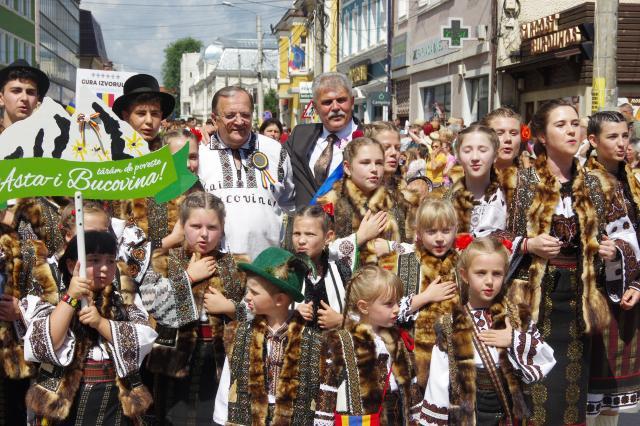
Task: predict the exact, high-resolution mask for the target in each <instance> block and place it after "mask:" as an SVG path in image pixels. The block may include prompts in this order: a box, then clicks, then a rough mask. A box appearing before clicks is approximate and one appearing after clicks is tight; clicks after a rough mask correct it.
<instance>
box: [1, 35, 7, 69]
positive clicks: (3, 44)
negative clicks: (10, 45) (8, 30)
mask: <svg viewBox="0 0 640 426" xmlns="http://www.w3.org/2000/svg"><path fill="white" fill-rule="evenodd" d="M7 63H8V62H7V36H6V34H5V33H4V32H2V31H0V64H7Z"/></svg>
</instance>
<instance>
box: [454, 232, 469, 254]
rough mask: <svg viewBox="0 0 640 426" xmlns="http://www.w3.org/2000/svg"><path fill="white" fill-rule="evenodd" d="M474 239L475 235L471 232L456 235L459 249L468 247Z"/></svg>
mask: <svg viewBox="0 0 640 426" xmlns="http://www.w3.org/2000/svg"><path fill="white" fill-rule="evenodd" d="M472 241H473V235H471V234H460V235H458V236H457V237H456V243H455V245H456V248H457V249H458V250H464V249H466V248H467V247H468V246H469V244H471V242H472Z"/></svg>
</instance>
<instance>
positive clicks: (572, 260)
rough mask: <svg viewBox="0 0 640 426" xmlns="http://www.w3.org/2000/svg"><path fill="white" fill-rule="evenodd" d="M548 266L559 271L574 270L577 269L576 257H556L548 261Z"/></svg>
mask: <svg viewBox="0 0 640 426" xmlns="http://www.w3.org/2000/svg"><path fill="white" fill-rule="evenodd" d="M549 265H551V266H555V267H556V268H561V269H576V268H577V267H578V257H577V256H557V257H554V258H553V259H549Z"/></svg>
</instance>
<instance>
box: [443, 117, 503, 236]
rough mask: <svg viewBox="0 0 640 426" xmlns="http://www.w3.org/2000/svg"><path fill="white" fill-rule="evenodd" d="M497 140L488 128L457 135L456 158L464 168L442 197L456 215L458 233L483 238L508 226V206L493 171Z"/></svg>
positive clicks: (468, 129)
mask: <svg viewBox="0 0 640 426" xmlns="http://www.w3.org/2000/svg"><path fill="white" fill-rule="evenodd" d="M499 147H500V141H499V140H498V136H497V135H496V133H495V132H494V131H493V130H491V129H490V128H488V127H484V126H481V125H478V124H472V125H471V126H469V127H467V128H466V129H464V130H463V131H461V132H460V134H459V135H458V143H457V144H456V155H457V157H458V159H459V160H460V163H461V164H462V168H463V169H464V176H463V177H461V178H460V179H458V180H457V181H456V182H455V183H454V184H453V186H452V187H451V190H450V191H449V192H448V193H447V194H446V195H445V198H448V199H450V200H451V202H452V204H453V207H454V208H455V210H456V213H457V214H458V231H459V232H468V233H470V234H472V235H473V236H475V237H483V236H486V235H489V234H491V233H492V232H495V231H499V230H503V229H504V228H505V227H506V226H507V206H506V203H505V199H504V193H503V192H502V190H501V189H500V185H499V184H498V179H497V177H496V174H495V170H494V168H493V164H494V161H495V160H496V156H497V155H498V148H499Z"/></svg>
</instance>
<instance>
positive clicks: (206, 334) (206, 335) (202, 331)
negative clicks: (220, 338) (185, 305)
mask: <svg viewBox="0 0 640 426" xmlns="http://www.w3.org/2000/svg"><path fill="white" fill-rule="evenodd" d="M196 330H197V333H198V338H199V339H203V340H212V339H213V327H211V325H209V324H200V325H198V328H197V329H196Z"/></svg>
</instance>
